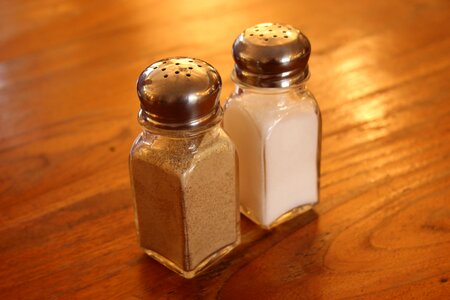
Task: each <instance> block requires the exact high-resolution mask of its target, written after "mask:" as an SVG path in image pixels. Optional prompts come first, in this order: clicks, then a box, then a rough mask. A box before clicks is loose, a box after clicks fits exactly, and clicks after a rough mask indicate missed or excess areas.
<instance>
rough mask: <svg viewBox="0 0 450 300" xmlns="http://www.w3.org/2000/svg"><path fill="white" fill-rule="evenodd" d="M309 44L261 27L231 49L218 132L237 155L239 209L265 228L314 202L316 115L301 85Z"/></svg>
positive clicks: (277, 28)
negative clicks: (231, 86)
mask: <svg viewBox="0 0 450 300" xmlns="http://www.w3.org/2000/svg"><path fill="white" fill-rule="evenodd" d="M310 52H311V46H310V42H309V41H308V39H307V38H306V36H305V35H303V34H302V33H301V32H300V31H299V30H297V29H295V28H294V27H292V26H290V25H283V24H277V23H263V24H258V25H256V26H253V27H250V28H247V29H246V30H244V31H243V32H242V33H241V34H240V35H239V36H238V37H237V39H236V40H235V42H234V44H233V58H234V60H235V66H234V70H233V73H232V79H233V81H234V82H235V91H234V93H233V94H232V95H231V96H230V98H229V99H228V100H227V101H226V104H225V113H224V114H225V116H224V122H223V123H224V124H223V125H224V128H225V131H226V132H227V133H228V134H229V135H230V137H231V139H232V140H233V142H234V143H235V145H236V148H237V151H238V155H239V172H240V202H241V212H242V213H243V214H245V215H246V216H247V217H248V218H250V219H251V220H253V221H254V222H255V223H257V224H259V225H260V226H262V227H263V228H266V229H270V228H272V227H274V226H276V225H278V224H280V223H282V222H284V221H286V220H288V219H290V218H292V217H294V216H297V215H298V214H300V213H303V212H305V211H306V210H309V209H310V208H311V207H312V206H313V205H314V204H316V203H317V202H318V200H319V162H320V142H321V119H320V111H319V107H318V104H317V102H316V100H315V99H314V96H313V95H312V94H311V92H310V91H309V90H308V89H307V88H306V85H305V83H306V81H307V80H308V78H309V71H308V59H309V56H310Z"/></svg>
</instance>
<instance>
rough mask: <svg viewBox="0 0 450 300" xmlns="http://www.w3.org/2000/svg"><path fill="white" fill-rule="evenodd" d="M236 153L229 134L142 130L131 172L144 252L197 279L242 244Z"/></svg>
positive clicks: (220, 131)
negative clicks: (208, 266)
mask: <svg viewBox="0 0 450 300" xmlns="http://www.w3.org/2000/svg"><path fill="white" fill-rule="evenodd" d="M236 159H237V156H236V153H235V149H234V146H233V144H232V143H231V141H230V139H229V138H228V136H227V135H226V134H225V132H224V131H223V130H222V129H221V128H220V127H219V125H215V126H214V127H212V128H210V129H208V130H205V131H202V132H197V133H192V132H189V131H181V132H176V133H172V132H167V131H166V132H164V133H162V132H158V131H153V132H152V131H151V130H149V129H144V131H143V132H142V133H141V134H140V135H139V136H138V138H137V139H136V141H135V142H134V144H133V147H132V149H131V154H130V172H131V178H132V187H133V190H134V195H135V208H136V225H137V228H138V232H139V240H140V244H141V247H142V248H143V249H144V251H145V252H146V253H147V254H148V255H150V256H152V257H153V258H155V259H156V260H158V261H160V262H161V263H163V264H164V265H166V266H167V267H169V268H170V269H172V270H174V271H176V272H178V273H180V274H181V275H183V276H184V277H193V276H195V275H196V273H198V272H199V271H200V270H202V269H203V268H204V267H206V266H207V265H208V264H209V263H210V262H212V261H213V260H216V259H218V258H220V257H222V256H223V255H225V254H226V253H228V252H229V251H230V250H231V249H232V248H234V247H235V246H236V245H237V244H238V243H239V237H240V235H239V209H238V205H237V201H236V199H237V195H236V194H237V182H238V178H237V177H238V174H237V168H236V166H237V164H236Z"/></svg>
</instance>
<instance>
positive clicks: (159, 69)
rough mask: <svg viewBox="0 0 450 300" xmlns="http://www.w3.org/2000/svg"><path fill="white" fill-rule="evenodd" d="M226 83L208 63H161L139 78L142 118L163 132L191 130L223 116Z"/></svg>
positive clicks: (173, 59)
mask: <svg viewBox="0 0 450 300" xmlns="http://www.w3.org/2000/svg"><path fill="white" fill-rule="evenodd" d="M221 87H222V81H221V78H220V75H219V73H218V72H217V70H216V69H215V68H214V67H213V66H211V65H210V64H208V63H207V62H205V61H203V60H200V59H196V58H191V57H171V58H165V59H161V60H159V61H157V62H155V63H153V64H151V65H150V66H148V67H147V68H146V69H145V70H144V71H143V72H142V73H141V74H140V76H139V78H138V82H137V93H138V96H139V100H140V103H141V111H140V113H139V118H140V119H142V120H144V121H145V122H146V123H148V124H150V125H152V126H155V127H159V128H163V129H190V128H197V127H202V126H204V125H208V124H209V123H214V122H215V121H216V120H217V118H218V117H220V116H221V115H222V109H221V107H220V101H219V95H220V90H221Z"/></svg>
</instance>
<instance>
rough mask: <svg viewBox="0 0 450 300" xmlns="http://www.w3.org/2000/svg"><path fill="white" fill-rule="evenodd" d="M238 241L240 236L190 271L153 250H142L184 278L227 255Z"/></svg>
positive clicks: (193, 275) (195, 273)
mask: <svg viewBox="0 0 450 300" xmlns="http://www.w3.org/2000/svg"><path fill="white" fill-rule="evenodd" d="M239 242H240V238H238V239H237V240H236V241H235V242H234V243H233V244H231V245H228V246H226V247H224V248H222V249H220V250H219V251H217V252H214V253H213V254H211V255H210V256H208V257H207V258H205V259H204V260H203V261H202V262H201V263H200V264H198V266H197V267H195V268H194V269H193V270H190V271H186V270H183V269H182V268H180V267H179V266H177V265H176V264H174V263H173V262H172V261H170V260H169V259H167V258H165V257H164V256H163V255H161V254H159V253H157V252H155V251H152V250H148V249H144V252H145V253H146V254H147V255H148V256H150V257H152V258H153V259H154V260H156V261H157V262H159V263H161V264H163V265H164V266H166V267H167V268H168V269H170V270H172V271H174V272H175V273H178V274H179V275H181V276H183V277H184V278H186V279H190V278H194V277H195V276H197V275H198V274H199V273H201V272H203V271H204V270H206V269H207V268H208V267H210V266H212V265H213V264H214V263H215V262H216V261H218V260H219V259H220V258H222V257H224V256H225V255H227V254H228V253H229V252H230V251H231V250H233V249H234V248H235V247H236V246H237V245H238V244H239Z"/></svg>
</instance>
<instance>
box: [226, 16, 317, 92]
mask: <svg viewBox="0 0 450 300" xmlns="http://www.w3.org/2000/svg"><path fill="white" fill-rule="evenodd" d="M310 53H311V44H310V43H309V40H308V38H307V37H306V36H305V35H304V34H302V33H301V32H300V30H298V29H295V28H294V27H292V26H290V25H285V24H278V23H261V24H258V25H255V26H252V27H249V28H247V29H245V30H244V31H243V32H242V33H241V34H240V35H239V36H238V37H237V39H236V40H235V41H234V44H233V58H234V61H235V63H236V64H235V67H234V71H233V75H232V77H233V80H235V81H237V82H241V83H243V84H247V85H251V86H257V87H288V86H292V85H296V84H299V83H301V82H302V81H304V80H306V79H307V78H308V76H309V71H308V59H309V55H310Z"/></svg>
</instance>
